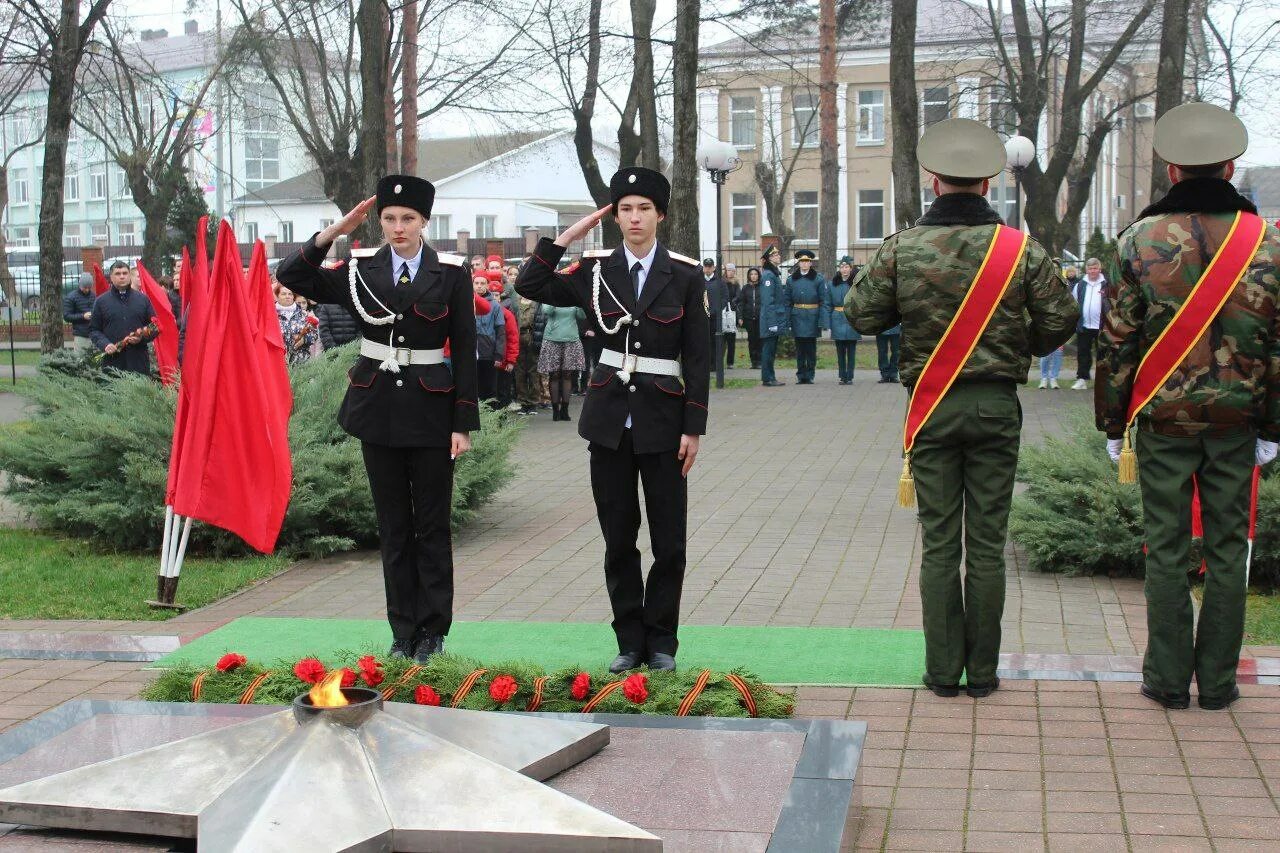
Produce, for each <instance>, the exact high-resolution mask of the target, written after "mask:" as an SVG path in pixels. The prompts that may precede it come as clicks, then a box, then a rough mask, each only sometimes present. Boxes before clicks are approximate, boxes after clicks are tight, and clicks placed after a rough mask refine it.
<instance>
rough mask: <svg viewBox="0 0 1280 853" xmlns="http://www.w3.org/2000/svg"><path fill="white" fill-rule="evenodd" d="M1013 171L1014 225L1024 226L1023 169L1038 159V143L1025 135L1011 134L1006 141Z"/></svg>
mask: <svg viewBox="0 0 1280 853" xmlns="http://www.w3.org/2000/svg"><path fill="white" fill-rule="evenodd" d="M1004 151H1005V155H1006V156H1007V157H1008V162H1009V168H1010V169H1011V170H1012V171H1013V227H1015V228H1018V229H1021V228H1022V170H1023V169H1025V168H1027V166H1030V165H1031V161H1033V160H1035V159H1036V144H1035V143H1034V142H1032V141H1031V140H1030V139H1027V138H1026V137H1025V136H1011V137H1009V138H1008V139H1007V140H1006V141H1005V143H1004Z"/></svg>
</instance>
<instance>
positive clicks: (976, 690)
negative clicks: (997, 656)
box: [964, 678, 1000, 699]
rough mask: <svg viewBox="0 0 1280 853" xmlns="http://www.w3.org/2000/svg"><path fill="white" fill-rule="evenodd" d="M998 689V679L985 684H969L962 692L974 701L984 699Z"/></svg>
mask: <svg viewBox="0 0 1280 853" xmlns="http://www.w3.org/2000/svg"><path fill="white" fill-rule="evenodd" d="M999 689H1000V679H999V678H996V679H992V680H991V681H990V682H989V683H987V684H970V685H967V686H966V687H965V688H964V692H965V693H968V694H969V695H970V696H972V697H973V698H974V699H986V698H987V697H988V696H990V695H991V694H992V693H995V692H996V691H997V690H999Z"/></svg>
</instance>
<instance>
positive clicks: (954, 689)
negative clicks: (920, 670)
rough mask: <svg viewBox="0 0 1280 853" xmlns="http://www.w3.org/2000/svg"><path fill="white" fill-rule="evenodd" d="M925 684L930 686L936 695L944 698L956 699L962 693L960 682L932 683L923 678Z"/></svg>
mask: <svg viewBox="0 0 1280 853" xmlns="http://www.w3.org/2000/svg"><path fill="white" fill-rule="evenodd" d="M921 681H923V682H924V686H925V687H928V688H929V690H930V691H931V692H932V693H933V695H934V696H937V697H939V698H942V699H954V698H956V697H957V696H959V695H960V685H958V684H930V683H929V680H928V679H927V678H922V679H921Z"/></svg>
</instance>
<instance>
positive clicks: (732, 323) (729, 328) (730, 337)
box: [721, 264, 742, 368]
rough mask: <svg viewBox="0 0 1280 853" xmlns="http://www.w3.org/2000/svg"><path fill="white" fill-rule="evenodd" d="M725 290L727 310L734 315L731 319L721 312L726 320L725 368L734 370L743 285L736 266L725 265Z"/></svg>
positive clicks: (724, 331)
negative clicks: (739, 301) (740, 282)
mask: <svg viewBox="0 0 1280 853" xmlns="http://www.w3.org/2000/svg"><path fill="white" fill-rule="evenodd" d="M724 290H725V299H726V302H725V308H727V309H728V310H729V311H730V312H732V313H733V316H732V317H729V315H728V313H726V312H725V311H724V310H721V315H722V316H723V317H724V320H725V323H724V327H723V335H724V366H725V367H729V368H732V367H733V359H734V356H735V355H737V349H738V325H739V324H738V310H739V309H738V298H739V296H740V295H741V291H742V285H741V284H739V283H738V267H737V266H736V265H734V264H725V265H724Z"/></svg>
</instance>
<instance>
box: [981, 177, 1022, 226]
mask: <svg viewBox="0 0 1280 853" xmlns="http://www.w3.org/2000/svg"><path fill="white" fill-rule="evenodd" d="M1017 193H1018V191H1017V188H1016V187H1011V186H1008V185H1005V186H1003V187H1002V186H999V185H992V187H991V189H990V190H989V191H988V192H987V201H989V202H991V207H992V208H994V209H995V212H996V213H998V214H1000V218H1001V219H1003V220H1004V221H1005V222H1010V221H1011V217H1012V216H1013V208H1014V205H1015V204H1017V198H1018V195H1017Z"/></svg>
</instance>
